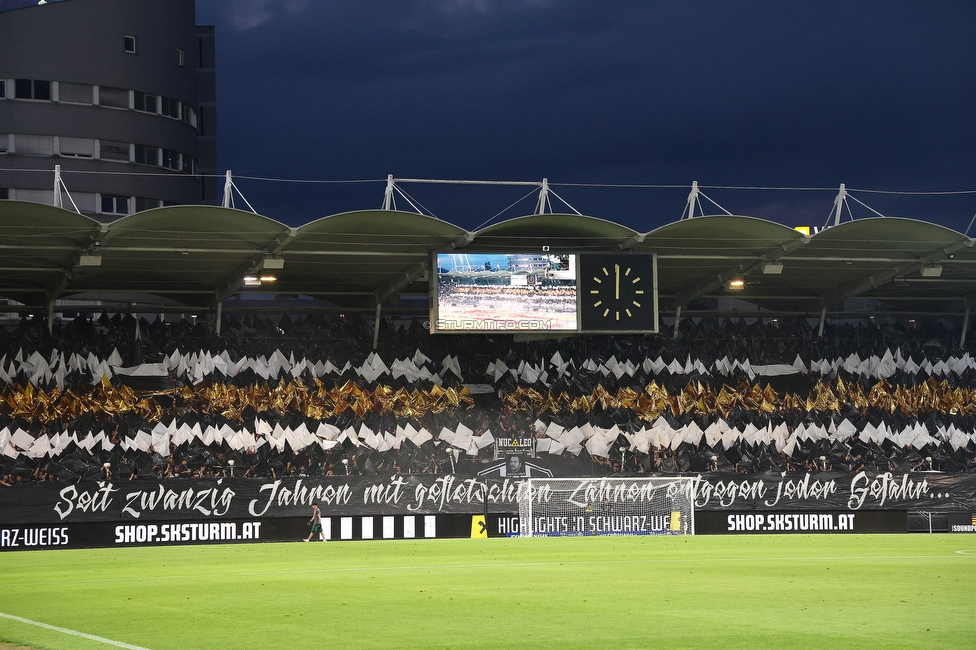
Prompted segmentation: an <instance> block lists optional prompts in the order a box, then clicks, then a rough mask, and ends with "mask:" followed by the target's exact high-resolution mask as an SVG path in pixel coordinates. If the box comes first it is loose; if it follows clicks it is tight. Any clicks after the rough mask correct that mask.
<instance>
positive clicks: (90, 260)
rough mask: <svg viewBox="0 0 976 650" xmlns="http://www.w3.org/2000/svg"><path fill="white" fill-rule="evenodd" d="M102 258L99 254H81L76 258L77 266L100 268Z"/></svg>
mask: <svg viewBox="0 0 976 650" xmlns="http://www.w3.org/2000/svg"><path fill="white" fill-rule="evenodd" d="M101 265H102V256H101V254H100V253H82V254H81V255H80V256H79V257H78V266H101Z"/></svg>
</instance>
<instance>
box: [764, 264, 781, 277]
mask: <svg viewBox="0 0 976 650" xmlns="http://www.w3.org/2000/svg"><path fill="white" fill-rule="evenodd" d="M762 272H763V273H764V274H766V275H779V274H780V273H782V272H783V263H782V262H763V264H762Z"/></svg>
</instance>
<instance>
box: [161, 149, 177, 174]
mask: <svg viewBox="0 0 976 650" xmlns="http://www.w3.org/2000/svg"><path fill="white" fill-rule="evenodd" d="M163 167H165V168H166V169H174V170H176V171H179V170H180V153H179V152H178V151H171V150H169V149H163Z"/></svg>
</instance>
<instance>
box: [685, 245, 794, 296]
mask: <svg viewBox="0 0 976 650" xmlns="http://www.w3.org/2000/svg"><path fill="white" fill-rule="evenodd" d="M809 241H810V237H800V238H798V239H793V240H790V241H788V242H786V243H784V244H780V245H779V246H776V247H774V248H770V249H769V250H767V251H764V252H763V253H762V254H761V255H760V256H759V257H758V258H756V259H753V260H745V261H743V262H740V263H739V264H736V265H735V266H732V267H729V268H727V269H725V270H724V271H722V272H720V273H719V274H717V275H715V276H713V277H711V278H709V279H706V280H703V281H702V282H699V283H698V284H695V285H693V286H690V287H685V288H684V289H681V290H679V291H678V292H677V293H676V294H675V296H674V300H675V302H676V303H677V304H678V306H684V305H687V304H688V303H690V302H691V301H692V300H696V299H698V298H701V297H702V296H707V295H708V294H710V293H711V292H713V291H715V290H716V289H718V288H720V287H722V286H725V283H726V282H728V281H729V280H731V279H732V278H734V277H736V276H739V275H748V274H749V273H752V272H753V271H757V270H758V269H760V268H761V267H762V265H763V263H765V262H772V261H774V260H777V259H779V258H780V257H782V256H784V255H786V254H787V253H792V252H793V251H795V250H796V249H798V248H799V247H801V246H803V245H804V244H806V243H808V242H809Z"/></svg>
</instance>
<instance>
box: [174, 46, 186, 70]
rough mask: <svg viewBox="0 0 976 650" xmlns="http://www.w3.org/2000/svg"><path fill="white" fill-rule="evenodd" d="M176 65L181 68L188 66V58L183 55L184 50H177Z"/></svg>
mask: <svg viewBox="0 0 976 650" xmlns="http://www.w3.org/2000/svg"><path fill="white" fill-rule="evenodd" d="M176 65H178V66H180V67H181V68H182V67H183V66H185V65H186V56H185V55H184V54H183V50H182V49H180V48H176Z"/></svg>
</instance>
